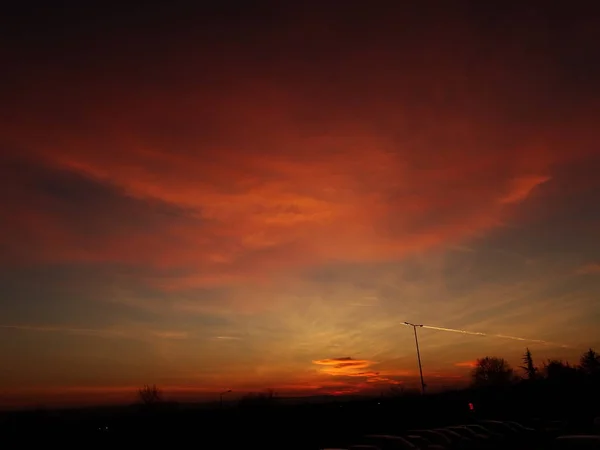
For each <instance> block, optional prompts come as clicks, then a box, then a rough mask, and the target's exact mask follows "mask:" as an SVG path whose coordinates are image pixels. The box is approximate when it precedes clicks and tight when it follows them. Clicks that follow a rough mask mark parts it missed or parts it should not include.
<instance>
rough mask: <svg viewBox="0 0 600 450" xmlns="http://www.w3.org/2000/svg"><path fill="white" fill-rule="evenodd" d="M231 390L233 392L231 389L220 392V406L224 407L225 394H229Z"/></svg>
mask: <svg viewBox="0 0 600 450" xmlns="http://www.w3.org/2000/svg"><path fill="white" fill-rule="evenodd" d="M230 392H231V389H229V390H227V391H225V392H221V393H220V394H219V406H220V408H223V396H224V395H225V394H229V393H230Z"/></svg>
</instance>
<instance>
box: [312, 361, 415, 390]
mask: <svg viewBox="0 0 600 450" xmlns="http://www.w3.org/2000/svg"><path fill="white" fill-rule="evenodd" d="M313 364H316V365H318V366H323V367H321V368H320V369H319V373H323V374H326V375H332V376H335V377H350V378H353V377H356V378H363V379H364V380H365V382H367V383H382V384H401V383H402V381H401V380H398V379H395V378H394V377H402V376H410V375H412V373H411V372H409V371H406V370H395V371H394V370H383V371H375V370H372V367H373V366H374V365H376V364H377V363H376V362H374V361H369V360H366V359H353V358H350V357H344V358H328V359H320V360H315V361H313ZM349 384H350V385H353V384H354V383H349ZM350 387H353V388H356V385H354V386H350Z"/></svg>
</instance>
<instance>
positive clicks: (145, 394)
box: [138, 384, 163, 406]
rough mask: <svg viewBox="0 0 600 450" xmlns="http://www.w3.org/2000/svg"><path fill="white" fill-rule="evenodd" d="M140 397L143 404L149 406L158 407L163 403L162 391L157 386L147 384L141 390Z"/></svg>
mask: <svg viewBox="0 0 600 450" xmlns="http://www.w3.org/2000/svg"><path fill="white" fill-rule="evenodd" d="M138 395H139V398H140V401H141V402H142V404H144V405H147V406H150V405H156V404H159V403H161V402H162V401H163V397H162V391H161V390H160V389H159V388H157V387H156V385H155V384H153V385H152V386H150V385H148V384H145V385H144V387H143V388H141V389H140V390H139V392H138Z"/></svg>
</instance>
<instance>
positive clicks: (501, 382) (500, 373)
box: [471, 356, 513, 387]
mask: <svg viewBox="0 0 600 450" xmlns="http://www.w3.org/2000/svg"><path fill="white" fill-rule="evenodd" d="M471 376H472V377H473V385H474V386H475V387H502V386H508V385H509V384H510V383H511V382H512V381H513V369H512V368H511V367H510V365H509V364H508V363H507V362H506V361H505V360H504V359H503V358H496V357H492V356H486V357H485V358H480V359H478V360H477V364H476V366H475V368H474V369H473V372H472V374H471Z"/></svg>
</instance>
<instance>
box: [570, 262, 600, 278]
mask: <svg viewBox="0 0 600 450" xmlns="http://www.w3.org/2000/svg"><path fill="white" fill-rule="evenodd" d="M575 273H576V274H578V275H592V274H597V273H600V263H589V264H585V265H583V266H581V267H579V268H577V270H576V271H575Z"/></svg>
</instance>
